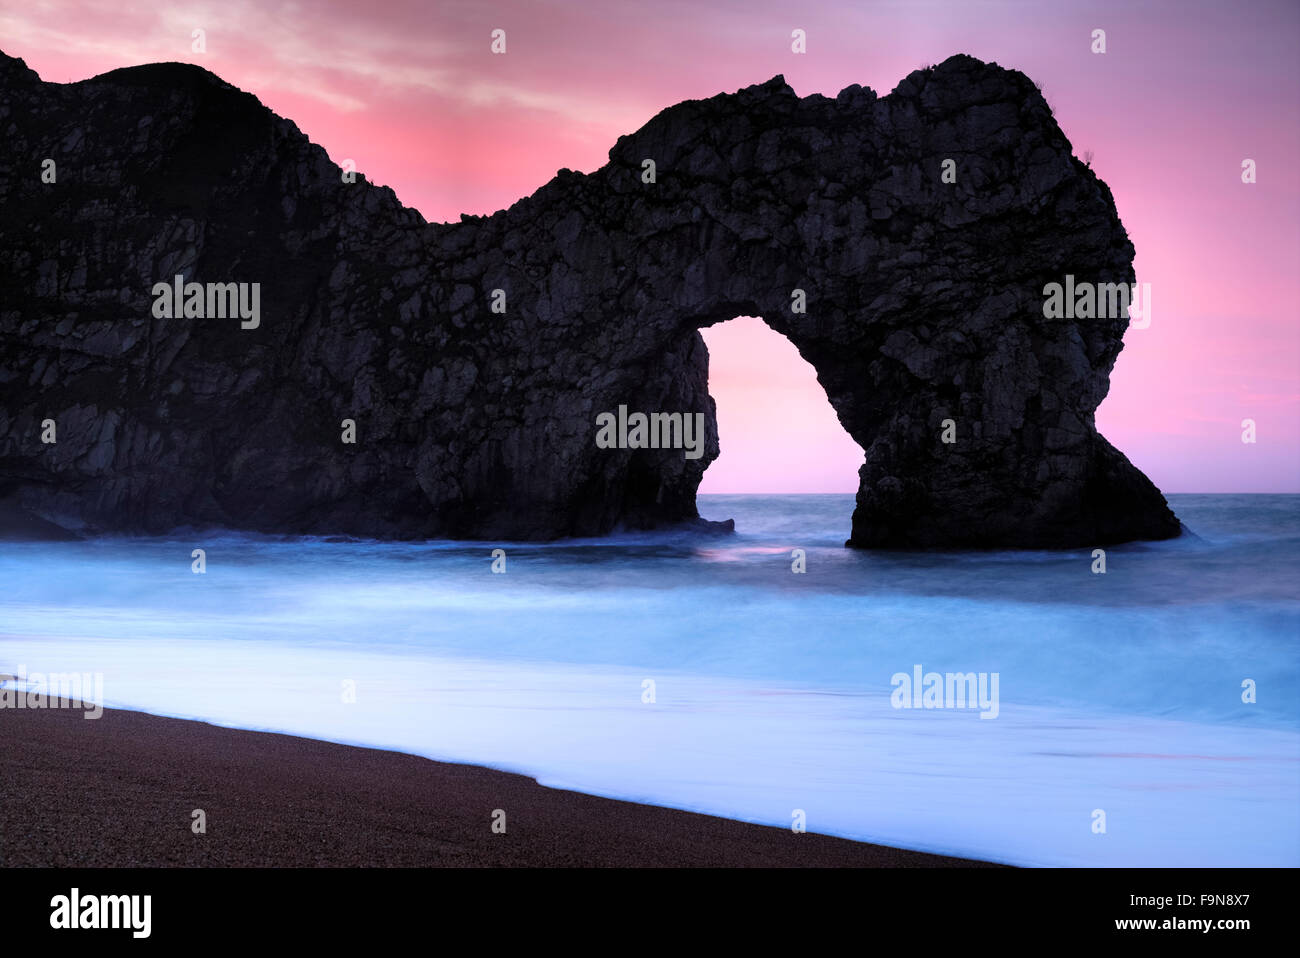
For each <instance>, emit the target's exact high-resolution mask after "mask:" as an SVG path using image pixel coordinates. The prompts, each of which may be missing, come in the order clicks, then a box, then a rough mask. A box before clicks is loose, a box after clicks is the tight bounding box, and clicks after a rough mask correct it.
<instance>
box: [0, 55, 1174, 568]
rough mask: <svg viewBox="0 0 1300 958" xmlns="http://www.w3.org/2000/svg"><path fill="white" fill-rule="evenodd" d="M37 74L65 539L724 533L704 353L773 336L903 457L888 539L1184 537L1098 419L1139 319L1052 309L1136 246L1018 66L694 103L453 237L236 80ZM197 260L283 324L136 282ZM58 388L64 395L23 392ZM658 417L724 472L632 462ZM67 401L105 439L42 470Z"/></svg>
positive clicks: (31, 267) (33, 474)
mask: <svg viewBox="0 0 1300 958" xmlns="http://www.w3.org/2000/svg"><path fill="white" fill-rule="evenodd" d="M15 64H17V66H15ZM0 67H3V69H4V71H5V72H6V74H7V75H6V77H5V80H6V82H7V83H9V84H10V86H11V88H12V89H14V90H15V91H16V92H15V94H14V98H15V99H18V100H21V101H22V103H21V107H22V108H21V109H20V111H19V112H20V120H21V122H17V123H16V126H17V130H18V132H17V134H16V135H15V136H14V137H12V138H11V139H10V140H9V141H8V143H7V144H6V145H5V147H3V149H5V150H7V151H8V153H9V154H10V155H6V156H5V157H4V159H5V160H6V161H8V162H9V163H12V164H13V165H14V166H15V167H16V168H17V167H20V166H21V165H22V164H27V163H32V162H37V163H38V162H39V161H38V160H37V158H38V157H40V156H43V155H49V150H50V149H51V148H52V145H53V144H60V143H61V144H67V143H69V142H71V143H75V144H76V147H75V148H74V152H80V153H81V155H79V156H74V157H72V158H71V161H70V162H72V163H73V164H74V167H73V168H74V169H78V170H79V173H80V176H79V177H77V178H73V179H72V182H71V183H70V184H69V186H68V187H67V188H66V189H64V188H60V191H59V192H58V193H45V194H39V195H38V194H37V193H36V188H35V187H33V186H32V185H31V184H29V183H27V182H26V181H23V182H6V183H4V184H0V200H3V201H5V203H6V204H7V206H8V208H13V209H18V210H22V212H23V213H24V214H25V215H27V216H29V217H30V216H49V217H59V216H62V217H64V218H66V220H67V221H69V222H76V223H78V224H79V226H78V231H76V232H74V233H72V234H70V237H69V236H66V235H65V236H64V237H61V239H62V243H61V244H57V245H56V244H55V243H54V241H52V240H47V239H46V238H45V237H43V236H41V235H28V234H24V233H22V232H20V231H18V230H13V229H7V228H6V227H0V231H4V235H3V236H0V239H3V240H5V242H4V243H0V248H5V249H12V250H14V253H13V254H12V255H11V256H10V258H9V260H8V261H6V262H5V263H4V269H5V271H6V278H7V279H8V280H9V282H10V285H11V287H12V288H14V289H16V290H18V291H19V293H20V295H18V296H16V297H14V299H13V300H12V302H13V304H14V305H12V306H9V307H8V308H7V311H6V312H3V313H0V333H3V334H5V335H6V337H7V339H8V341H9V342H20V343H21V344H22V348H21V349H20V350H18V351H17V352H16V353H15V356H14V359H13V365H14V366H15V368H16V372H17V378H16V380H15V379H11V380H10V385H0V390H3V392H0V398H2V399H3V400H4V409H5V410H6V422H5V423H0V426H7V432H5V433H3V435H4V438H3V440H2V441H3V443H4V445H3V447H0V497H3V496H6V495H11V496H13V497H14V498H16V500H17V501H18V502H19V503H21V504H22V505H23V506H24V507H25V508H27V509H28V510H29V511H31V512H33V513H35V514H38V515H40V516H43V517H45V518H49V519H53V520H55V521H60V522H63V523H65V524H69V525H74V526H83V527H88V528H92V529H95V528H130V529H142V530H145V531H156V530H159V529H165V528H171V527H174V526H177V525H184V524H205V523H212V524H219V525H226V526H235V527H243V528H256V529H265V530H274V531H290V532H318V533H333V532H344V533H355V534H364V535H383V536H387V535H400V536H453V537H461V538H483V539H488V538H502V539H504V538H512V539H524V538H532V539H545V538H553V537H559V536H566V535H589V534H597V533H603V532H607V531H610V530H612V529H615V528H619V527H627V526H632V527H645V526H655V525H660V524H664V523H671V522H675V521H681V520H688V519H692V518H694V517H696V516H697V512H696V508H695V490H696V488H697V486H698V484H699V480H700V477H701V476H702V474H703V472H704V469H705V468H706V467H707V465H708V463H709V462H710V461H712V459H713V458H715V457H716V455H717V435H716V422H715V419H714V409H713V401H712V399H711V398H710V397H709V396H708V391H707V353H706V351H705V348H704V344H703V341H702V339H701V337H700V335H699V332H698V331H699V329H700V328H702V327H704V326H707V325H711V324H713V323H716V322H721V321H724V320H727V319H731V318H733V317H735V316H738V315H753V316H758V317H761V318H762V319H763V321H764V322H766V323H767V324H768V325H769V326H770V327H772V328H773V329H775V330H776V331H777V332H778V333H780V334H781V335H783V336H785V337H786V338H787V339H789V340H790V341H791V342H792V343H793V344H794V345H795V346H796V348H797V349H798V350H799V352H800V354H801V355H802V356H803V357H804V358H805V359H806V360H807V361H808V362H809V363H810V364H811V365H812V366H813V367H814V368H815V369H816V371H817V375H818V379H819V381H820V382H821V384H822V386H823V388H825V390H826V392H827V395H828V397H829V399H830V401H831V404H832V406H833V407H834V409H835V410H836V413H837V415H838V416H839V419H840V422H841V423H842V424H843V425H844V427H845V429H846V430H847V431H848V432H849V434H850V435H851V436H852V437H853V438H854V439H855V440H856V441H857V442H858V444H859V445H861V446H862V447H863V449H864V450H865V461H864V464H863V466H862V469H861V471H860V489H859V493H858V499H857V507H856V510H855V512H854V516H853V532H852V538H851V540H850V544H852V545H859V546H886V547H895V546H897V547H918V546H920V547H924V546H1070V545H1087V544H1099V543H1105V542H1113V541H1122V540H1125V539H1133V538H1160V537H1167V536H1171V535H1176V534H1177V533H1178V529H1179V526H1178V522H1177V520H1176V519H1175V518H1174V516H1173V514H1172V513H1171V512H1170V511H1169V510H1168V507H1167V505H1166V504H1165V502H1164V499H1163V497H1162V496H1161V495H1160V493H1159V492H1158V491H1157V490H1156V489H1155V487H1154V486H1152V485H1151V483H1150V482H1149V481H1148V480H1147V479H1146V477H1145V476H1143V475H1142V474H1141V473H1140V472H1139V471H1138V470H1137V469H1135V468H1134V467H1133V466H1132V465H1131V464H1130V463H1129V462H1128V460H1127V459H1125V458H1124V456H1123V455H1122V454H1120V453H1119V452H1117V451H1116V450H1115V449H1114V448H1113V447H1111V446H1110V445H1109V444H1108V443H1107V442H1106V441H1105V440H1104V439H1103V438H1102V437H1101V436H1100V435H1099V434H1098V433H1097V432H1096V429H1095V426H1094V420H1093V413H1094V410H1095V409H1096V407H1097V405H1098V403H1100V401H1101V400H1102V398H1104V396H1105V394H1106V390H1107V388H1108V382H1109V374H1110V370H1111V368H1112V367H1113V365H1114V362H1115V359H1116V356H1117V355H1118V353H1119V351H1120V349H1121V345H1122V344H1121V340H1122V336H1123V334H1124V332H1125V329H1126V327H1127V324H1128V320H1127V317H1124V316H1112V317H1111V318H1109V319H1104V320H1099V319H1089V320H1074V319H1070V320H1066V319H1048V318H1046V317H1045V316H1044V312H1043V289H1044V286H1045V285H1046V284H1047V283H1051V282H1063V281H1064V278H1065V276H1066V275H1067V274H1069V275H1072V276H1074V277H1076V278H1077V279H1078V280H1080V281H1091V282H1097V283H1102V282H1116V283H1130V282H1132V281H1133V279H1134V276H1133V269H1132V259H1133V247H1132V245H1131V244H1130V243H1129V241H1128V238H1127V235H1126V234H1125V231H1124V229H1123V227H1122V225H1121V224H1120V222H1119V219H1118V217H1117V215H1116V212H1115V207H1114V203H1113V200H1112V198H1111V195H1110V191H1109V190H1108V189H1107V188H1106V186H1105V184H1103V183H1102V182H1101V181H1100V180H1098V179H1097V178H1096V176H1095V175H1093V173H1092V172H1091V170H1089V169H1087V168H1086V167H1085V166H1084V165H1083V164H1082V163H1080V162H1079V161H1078V160H1076V159H1074V157H1073V156H1072V152H1071V147H1070V144H1069V143H1068V141H1067V140H1066V139H1065V137H1064V135H1063V134H1062V133H1061V131H1060V129H1059V128H1058V127H1057V125H1056V122H1055V120H1054V119H1053V118H1052V115H1051V112H1050V110H1049V108H1048V107H1047V105H1046V103H1045V102H1044V101H1043V99H1042V97H1041V95H1040V94H1039V92H1038V91H1037V89H1036V88H1035V87H1034V86H1033V84H1032V83H1031V82H1030V81H1029V80H1028V79H1026V78H1025V77H1024V76H1023V75H1021V74H1019V73H1016V72H1014V71H1007V70H1003V69H1001V68H999V67H997V66H994V65H987V64H983V63H981V62H980V61H977V60H974V59H971V58H969V57H954V58H952V59H950V60H948V61H946V62H945V63H943V64H941V65H940V66H938V67H935V68H933V69H930V70H926V71H919V72H917V73H914V74H912V75H910V76H909V77H907V78H906V79H905V80H903V81H902V83H900V84H899V86H898V88H897V89H896V90H895V91H894V92H893V93H891V94H890V95H889V96H888V97H884V98H878V97H876V95H875V94H874V93H872V92H871V91H869V90H865V89H862V88H859V87H850V88H848V89H846V90H845V91H843V92H842V93H841V94H840V95H839V96H838V97H836V98H834V99H830V98H826V97H821V96H809V97H805V98H799V97H798V96H796V95H795V94H794V92H793V91H792V90H790V88H789V87H788V86H786V85H785V83H784V81H783V80H782V79H781V78H779V77H778V78H775V79H774V80H772V81H769V82H768V83H765V84H763V85H761V86H756V87H750V88H748V89H745V90H742V91H740V92H739V93H737V94H734V95H723V96H717V97H713V98H711V99H709V100H702V101H690V102H686V103H682V104H678V105H677V106H674V107H671V108H669V109H667V110H665V111H664V112H662V113H661V114H659V115H658V116H656V117H655V118H654V119H653V120H651V121H650V122H649V123H647V124H646V126H645V127H643V128H642V129H641V130H639V131H638V132H637V133H635V134H633V135H632V136H627V137H623V138H621V139H620V140H619V141H618V143H617V144H616V145H615V146H614V148H613V149H612V150H611V151H610V162H609V163H608V164H607V165H606V166H604V167H602V168H601V169H599V170H597V171H595V172H594V173H592V174H590V175H583V174H578V173H573V172H571V171H560V173H559V174H558V175H557V176H556V178H555V179H553V180H552V181H551V182H550V183H548V184H547V185H546V186H544V187H542V188H541V189H540V190H538V191H537V192H536V193H534V194H533V195H532V196H530V197H527V198H525V199H523V200H520V201H519V202H518V203H515V204H514V205H513V206H511V207H510V208H509V209H507V210H504V211H501V212H499V213H497V214H495V215H493V216H490V217H463V218H462V221H461V222H460V223H456V224H426V223H424V221H423V220H422V218H420V216H419V215H418V214H417V213H415V212H414V211H411V210H408V209H405V208H404V207H402V206H401V205H400V204H399V203H398V202H397V200H396V198H395V197H394V196H393V195H392V192H391V191H390V190H387V189H385V188H378V187H374V186H372V185H370V184H368V183H366V182H365V181H364V178H363V177H361V176H357V178H356V180H357V182H356V183H355V184H345V183H343V182H342V179H341V176H340V171H339V168H338V167H337V166H335V165H334V164H333V163H331V162H330V161H329V160H328V158H327V157H326V156H325V155H324V153H323V151H321V150H320V149H319V148H318V147H315V146H312V145H311V144H310V143H308V142H307V141H306V138H305V137H303V136H302V134H301V133H299V132H298V131H297V129H296V127H294V126H293V125H292V124H291V123H289V122H288V121H285V120H281V119H280V118H278V117H275V116H274V115H273V114H271V113H270V112H269V111H266V110H265V109H264V108H262V107H261V105H260V104H258V103H257V102H256V100H254V99H253V98H252V97H250V96H248V95H247V94H242V93H239V92H238V91H236V90H234V89H233V88H231V87H229V86H228V85H225V84H223V83H221V82H220V81H219V80H217V79H216V78H215V77H213V76H212V75H211V74H208V73H207V72H206V71H203V70H200V69H198V68H195V67H189V66H183V65H178V64H163V65H157V66H153V67H141V68H133V69H129V70H120V71H114V72H113V73H110V74H106V75H105V76H104V77H98V78H95V79H94V80H90V81H85V82H84V83H81V84H71V85H67V86H58V85H54V84H42V83H40V81H39V79H37V78H35V75H34V74H31V73H30V71H26V70H25V68H22V65H21V61H14V60H7V58H6V60H5V62H4V63H0ZM109 101H111V105H112V111H111V112H112V117H113V122H112V123H103V124H102V125H97V121H96V117H98V116H100V115H101V114H102V113H103V112H105V111H103V110H96V109H92V107H94V106H102V105H103V104H104V103H106V102H109ZM155 116H167V117H168V118H169V121H168V122H167V123H166V124H164V123H155V124H152V125H151V123H146V122H145V118H152V117H155ZM123 130H127V131H132V132H131V135H130V136H129V137H128V136H125V135H124V134H123V133H122V131H123ZM74 133H75V136H74V135H73V134H74ZM948 159H951V160H953V161H955V162H954V164H953V166H952V168H953V169H955V171H956V182H955V183H952V182H944V178H943V177H942V175H941V174H942V171H943V169H944V161H945V160H948ZM646 160H653V161H654V166H655V176H654V180H653V182H646V179H647V178H646V177H644V176H643V171H644V170H645V168H646V167H645V161H646ZM78 163H79V164H80V166H76V165H75V164H78ZM67 168H68V163H67V162H65V163H64V164H63V165H62V166H61V170H66V169H67ZM60 175H61V176H64V174H63V173H62V172H61V174H60ZM272 200H274V202H272ZM101 208H102V209H101ZM88 210H99V211H100V212H99V213H98V214H96V215H91V214H89V213H88ZM177 272H180V273H183V274H184V276H185V279H186V280H190V281H196V282H230V281H254V280H259V279H260V280H261V282H262V283H263V284H264V285H263V290H262V315H263V320H262V322H261V325H260V326H259V327H258V328H257V329H253V330H243V329H240V326H239V324H238V323H237V322H221V321H207V320H205V321H203V322H193V321H190V322H186V321H182V320H164V321H160V320H157V319H153V318H151V317H150V312H149V301H148V298H147V296H148V284H147V283H143V282H141V283H140V284H139V288H137V287H135V286H128V287H126V288H125V289H124V290H122V291H121V292H120V293H116V294H115V296H113V297H111V296H108V295H105V294H106V292H110V291H107V290H105V289H104V288H102V284H103V283H105V282H108V281H111V280H110V278H111V277H117V276H121V275H132V276H140V277H144V278H145V279H148V280H156V279H163V280H165V279H170V278H171V276H172V274H174V273H177ZM69 274H71V275H72V276H73V277H77V278H78V279H77V280H76V281H72V282H66V281H65V282H58V281H57V279H56V281H55V282H54V284H53V286H51V284H50V279H49V278H50V277H51V276H55V277H58V276H64V277H67V276H69ZM97 283H98V284H101V285H100V286H98V287H97V285H96V284H97ZM795 289H802V290H804V291H805V293H806V296H807V310H806V312H805V313H796V312H793V311H792V309H791V294H792V291H793V290H795ZM498 291H499V292H498ZM501 310H504V311H501ZM87 343H91V344H93V346H94V348H91V349H87V348H86V344H87ZM49 369H55V370H56V371H57V375H56V376H55V379H56V380H57V381H58V382H59V388H58V389H57V390H50V391H49V392H48V393H47V394H45V395H42V394H40V392H39V391H36V392H34V393H30V394H29V393H20V392H19V391H18V390H17V389H16V388H14V387H13V386H12V385H11V384H12V383H13V382H15V381H27V380H30V381H34V382H43V381H44V380H45V379H46V378H48V375H49V374H48V370H49ZM33 377H34V378H33ZM620 405H625V406H626V407H628V408H629V409H631V410H640V411H645V412H651V411H666V412H673V411H680V412H683V413H692V412H701V413H704V415H705V421H706V433H707V437H708V441H707V444H706V451H705V454H704V456H702V457H701V458H699V459H694V460H692V459H687V458H685V457H684V456H683V454H682V451H681V450H666V449H659V450H646V449H639V450H609V449H599V448H597V446H596V443H595V434H596V425H595V424H596V417H597V416H598V415H599V414H600V413H602V412H608V411H613V410H615V409H617V408H618V407H619V406H620ZM51 406H54V407H56V408H54V413H57V414H58V415H60V416H62V417H63V420H64V422H63V424H61V426H60V429H61V435H62V436H65V437H67V438H66V440H64V439H61V440H60V443H59V445H58V446H57V447H53V448H46V449H41V448H39V446H38V445H36V444H34V442H33V441H32V439H31V437H33V436H35V434H36V432H37V430H36V427H35V424H36V423H39V422H40V421H41V419H43V418H44V417H45V416H46V415H48V414H50V413H49V412H48V410H49V409H50V408H51ZM344 417H349V418H353V419H355V421H356V423H357V433H358V437H359V439H358V441H357V442H356V443H355V444H353V445H350V446H346V447H344V446H340V443H339V436H338V424H339V422H340V420H341V419H342V418H344ZM945 420H951V421H952V423H953V424H954V427H955V437H956V441H955V442H953V443H944V442H942V441H941V436H942V432H943V424H944V421H945Z"/></svg>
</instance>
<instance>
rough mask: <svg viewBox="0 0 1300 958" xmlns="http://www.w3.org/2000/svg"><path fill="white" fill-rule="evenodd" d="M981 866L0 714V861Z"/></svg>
mask: <svg viewBox="0 0 1300 958" xmlns="http://www.w3.org/2000/svg"><path fill="white" fill-rule="evenodd" d="M195 809H202V810H203V812H204V813H205V815H206V825H207V831H206V833H205V834H195V832H194V831H193V830H192V823H193V822H194V815H193V813H194V810H195ZM498 809H500V810H502V811H504V813H505V833H504V834H497V833H494V832H493V827H492V826H493V819H494V813H495V812H496V810H498ZM497 818H498V820H499V818H500V816H499V815H498V816H497ZM982 864H984V863H981V862H972V861H967V860H964V859H957V858H946V857H943V856H939V855H929V854H925V853H922V852H913V851H904V850H901V849H896V848H889V847H885V846H882V845H869V844H864V843H861V842H853V841H848V840H845V839H840V838H831V837H827V836H824V835H816V834H807V833H806V834H796V833H794V832H792V831H790V830H789V829H788V828H772V827H768V826H762V825H751V824H747V823H744V822H737V821H732V820H729V819H724V818H716V817H713V816H710V815H699V814H695V813H692V812H683V811H676V810H673V809H667V808H658V807H655V806H651V805H638V804H635V803H632V802H622V801H615V800H612V799H605V798H597V797H594V796H590V795H583V794H580V793H578V792H569V791H562V790H558V789H551V788H544V787H543V786H541V785H538V784H537V782H536V781H534V780H533V779H531V778H527V777H525V776H522V775H514V774H510V773H507V772H500V771H496V770H493V769H488V768H481V767H478V766H473V765H453V764H447V763H442V762H433V761H430V760H428V759H424V758H420V757H418V756H414V755H407V754H404V753H400V752H387V751H382V750H378V749H369V748H356V747H353V746H348V745H336V744H333V743H329V742H321V741H317V740H314V739H307V738H298V737H295V736H290V735H279V734H274V733H269V732H250V731H244V730H239V729H230V728H222V727H219V726H214V725H208V724H206V723H203V722H193V721H187V720H184V719H172V718H163V717H160V716H154V715H146V714H144V713H141V712H131V711H123V710H114V709H106V710H105V711H104V713H103V717H102V718H100V719H98V720H87V719H84V718H83V717H82V712H81V711H78V710H72V709H44V710H31V709H13V708H4V709H0V867H3V866H14V865H32V866H59V867H66V866H72V867H82V866H84V867H122V866H188V867H202V866H217V867H221V866H281V867H284V866H306V867H315V866H398V867H424V866H434V867H445V866H471V867H472V866H487V867H510V866H513V867H557V866H585V867H598V866H614V867H651V866H653V867H659V866H706V867H708V866H721V867H736V866H780V867H789V866H812V867H841V866H849V867H909V868H915V867H953V866H970V865H976V866H978V865H982Z"/></svg>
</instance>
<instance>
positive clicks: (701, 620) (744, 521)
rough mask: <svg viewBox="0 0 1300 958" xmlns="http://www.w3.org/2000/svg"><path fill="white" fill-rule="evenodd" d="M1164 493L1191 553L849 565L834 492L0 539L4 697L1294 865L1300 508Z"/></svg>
mask: <svg viewBox="0 0 1300 958" xmlns="http://www.w3.org/2000/svg"><path fill="white" fill-rule="evenodd" d="M1169 500H1170V504H1171V506H1172V507H1173V509H1174V511H1175V512H1176V513H1177V514H1178V515H1179V517H1180V518H1181V519H1182V520H1183V522H1184V523H1185V525H1186V527H1187V529H1188V534H1187V535H1184V536H1183V537H1181V538H1179V539H1175V540H1171V541H1166V542H1148V543H1131V544H1127V545H1120V546H1111V547H1106V548H1105V549H1104V555H1102V556H1099V555H1097V554H1096V553H1095V552H1094V550H1093V549H1092V548H1080V549H1073V550H1064V551H983V552H977V551H958V552H952V551H949V552H923V553H915V552H880V551H860V550H852V549H846V548H845V547H844V540H845V539H846V538H847V537H848V534H849V525H850V517H851V515H852V511H853V497H852V496H851V495H745V496H735V495H711V496H700V498H699V504H700V512H701V514H702V515H703V516H704V517H706V518H709V519H728V518H731V519H734V520H735V523H736V529H735V532H734V534H730V535H726V534H716V533H708V532H699V531H674V532H646V533H634V534H633V533H629V534H621V535H613V536H609V537H607V538H599V539H581V540H565V541H560V542H551V543H512V542H447V541H436V542H419V543H410V542H408V543H395V542H380V541H370V540H358V539H337V538H302V537H282V536H263V535H250V534H243V533H230V532H220V533H214V532H211V531H202V532H189V533H177V534H173V535H170V536H167V537H164V538H131V537H103V538H94V539H87V540H83V541H76V542H0V673H4V674H9V675H15V676H17V675H21V676H22V678H16V679H11V680H9V682H8V685H9V687H10V688H18V687H20V686H21V687H25V688H29V689H30V688H33V687H34V686H33V685H32V684H31V683H32V682H34V681H38V680H37V679H33V678H32V677H31V676H32V675H33V674H34V673H92V674H95V675H97V676H99V677H101V678H102V682H103V686H102V687H103V704H104V705H106V706H108V707H117V708H129V709H137V710H141V711H144V712H150V713H155V714H159V715H168V716H177V717H182V718H190V719H199V720H202V721H206V722H210V723H214V724H217V725H224V726H232V727H238V728H245V729H262V730H273V731H277V732H286V733H291V734H294V735H302V736H308V737H311V738H318V739H326V740H329V741H334V742H344V743H349V744H356V745H365V746H372V747H376V748H382V749H392V750H398V751H402V752H410V753H415V754H418V755H423V756H427V757H429V758H432V759H438V760H441V761H448V762H462V763H473V764H477V765H485V766H490V767H493V768H498V769H505V770H509V771H514V772H521V773H524V774H526V775H530V776H533V777H535V778H536V779H537V780H538V781H539V782H541V783H542V784H543V785H546V786H550V787H554V788H563V789H572V790H577V791H581V792H586V793H590V794H594V795H601V796H609V797H615V798H620V799H626V800H630V801H635V802H645V803H650V804H655V805H663V806H670V807H673V808H681V809H689V810H692V811H698V812H705V813H709V814H712V815H720V816H725V817H727V818H733V819H740V820H744V821H749V822H758V823H763V824H767V825H774V826H778V827H782V828H793V829H799V828H804V829H806V830H807V831H809V832H819V833H825V834H830V835H838V836H843V837H846V838H852V839H859V840H863V841H871V842H879V843H883V844H887V845H894V846H899V847H904V848H911V849H919V850H923V851H930V852H940V853H944V854H949V855H960V856H966V857H972V858H979V859H986V860H992V861H997V862H1006V863H1012V864H1017V865H1028V866H1295V865H1300V496H1295V495H1173V496H1170V497H1169ZM195 550H202V571H201V572H200V571H196V568H198V566H199V564H200V563H199V562H198V557H197V556H196V554H195ZM496 550H500V551H499V552H498V551H496ZM1103 560H1104V566H1103V564H1102V562H1103ZM1103 568H1104V571H1101V570H1102V569H1103ZM950 675H951V676H954V677H955V678H954V679H953V680H949V676H950ZM917 679H919V680H920V681H919V682H918V681H917ZM23 683H28V684H26V685H23ZM966 690H972V694H969V695H965V694H963V692H964V691H966ZM981 692H982V693H983V697H981V695H980V693H981ZM0 721H3V716H2V715H0ZM375 787H376V788H382V783H378V782H377V783H376V785H375ZM0 792H3V789H0Z"/></svg>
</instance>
